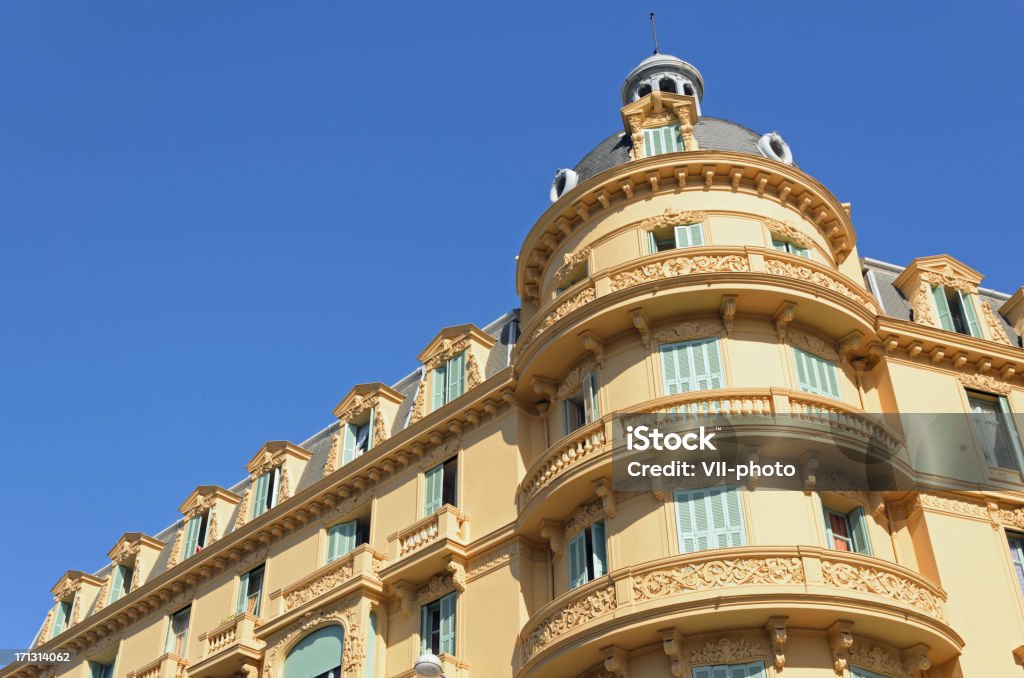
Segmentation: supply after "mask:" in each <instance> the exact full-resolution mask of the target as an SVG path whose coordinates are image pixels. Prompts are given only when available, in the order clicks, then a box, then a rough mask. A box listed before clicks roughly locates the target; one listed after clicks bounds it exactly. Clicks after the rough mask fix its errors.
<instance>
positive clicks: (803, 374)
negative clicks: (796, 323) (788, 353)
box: [793, 348, 839, 399]
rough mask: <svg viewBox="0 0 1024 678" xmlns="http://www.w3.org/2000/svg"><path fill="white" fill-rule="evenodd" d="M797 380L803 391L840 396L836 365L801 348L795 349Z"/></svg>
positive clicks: (834, 396) (794, 359) (794, 358)
mask: <svg viewBox="0 0 1024 678" xmlns="http://www.w3.org/2000/svg"><path fill="white" fill-rule="evenodd" d="M793 361H794V362H795V363H796V375H797V382H798V383H799V387H800V390H801V391H804V392H805V393H816V394H818V395H826V396H831V397H833V398H836V399H838V398H839V378H838V376H837V374H836V366H835V365H833V364H832V363H831V362H829V361H828V360H825V359H824V358H821V357H819V356H816V355H814V354H813V353H808V352H807V351H804V350H801V349H799V348H794V349H793Z"/></svg>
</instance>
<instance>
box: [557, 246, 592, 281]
mask: <svg viewBox="0 0 1024 678" xmlns="http://www.w3.org/2000/svg"><path fill="white" fill-rule="evenodd" d="M589 258H590V248H589V247H584V248H583V249H581V250H579V251H577V252H574V253H566V255H565V258H564V259H563V260H562V265H561V266H559V267H558V270H556V271H555V275H554V278H555V281H556V282H560V281H561V280H563V279H565V278H567V277H568V276H569V274H570V273H572V272H573V269H575V268H576V267H578V266H579V265H580V264H583V263H586V261H587V259H589Z"/></svg>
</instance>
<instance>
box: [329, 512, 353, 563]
mask: <svg viewBox="0 0 1024 678" xmlns="http://www.w3.org/2000/svg"><path fill="white" fill-rule="evenodd" d="M355 547H356V521H354V520H350V521H348V522H347V523H340V524H338V525H335V526H334V527H332V528H331V529H330V530H328V532H327V562H332V561H334V560H337V559H338V558H341V557H342V556H344V555H346V554H348V553H350V552H351V551H352V549H354V548H355Z"/></svg>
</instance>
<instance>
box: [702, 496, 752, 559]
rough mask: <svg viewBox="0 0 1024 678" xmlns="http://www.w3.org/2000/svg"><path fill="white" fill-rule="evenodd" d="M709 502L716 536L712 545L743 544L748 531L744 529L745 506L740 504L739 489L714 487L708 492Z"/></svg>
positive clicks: (718, 546) (722, 546)
mask: <svg viewBox="0 0 1024 678" xmlns="http://www.w3.org/2000/svg"><path fill="white" fill-rule="evenodd" d="M708 502H709V504H710V509H711V526H712V529H713V536H714V540H713V542H712V547H717V548H726V547H729V546H743V545H744V544H745V543H746V533H745V530H744V529H743V507H742V506H741V505H740V492H739V489H738V488H735V487H716V488H713V489H711V490H710V492H709V493H708Z"/></svg>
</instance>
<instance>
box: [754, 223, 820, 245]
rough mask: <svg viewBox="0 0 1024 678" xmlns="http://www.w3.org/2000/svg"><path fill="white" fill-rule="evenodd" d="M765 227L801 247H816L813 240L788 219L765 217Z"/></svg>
mask: <svg viewBox="0 0 1024 678" xmlns="http://www.w3.org/2000/svg"><path fill="white" fill-rule="evenodd" d="M764 225H765V228H767V229H768V231H769V232H770V233H772V234H773V235H779V236H782V238H784V239H785V240H788V241H789V242H792V243H794V244H796V245H799V246H800V247H804V248H806V249H810V248H812V247H814V243H813V241H812V240H811V239H810V237H809V236H808V235H807V234H805V233H804V232H803V231H801V230H800V229H798V228H797V227H795V226H793V225H792V224H790V223H789V222H787V221H779V220H778V219H765V220H764Z"/></svg>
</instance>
